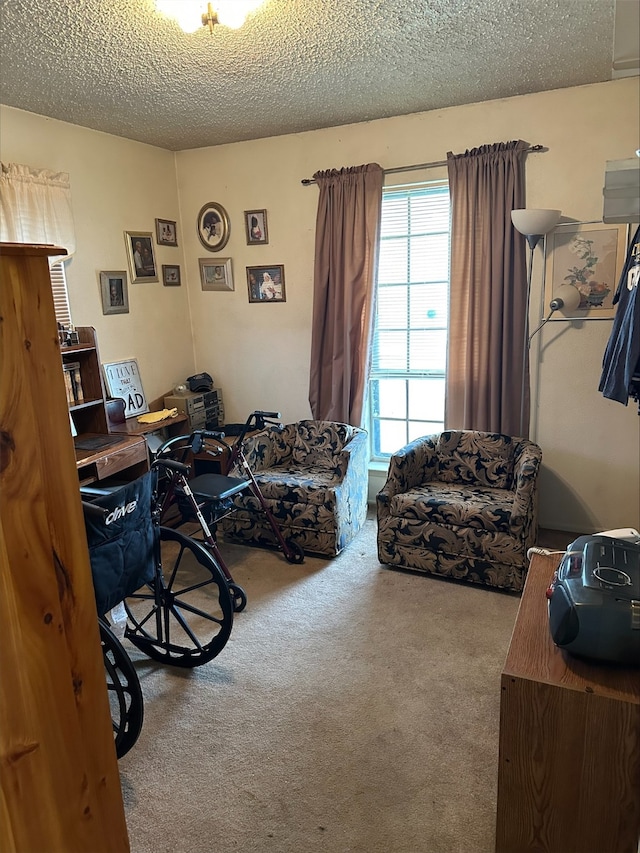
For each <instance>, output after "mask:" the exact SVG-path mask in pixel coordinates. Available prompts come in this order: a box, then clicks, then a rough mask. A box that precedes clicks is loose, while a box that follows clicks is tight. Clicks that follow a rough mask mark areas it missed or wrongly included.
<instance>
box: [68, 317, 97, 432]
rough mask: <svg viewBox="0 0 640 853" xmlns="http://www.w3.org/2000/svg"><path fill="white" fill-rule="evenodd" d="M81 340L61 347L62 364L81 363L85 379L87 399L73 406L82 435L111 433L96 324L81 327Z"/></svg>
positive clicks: (78, 329) (83, 381)
mask: <svg viewBox="0 0 640 853" xmlns="http://www.w3.org/2000/svg"><path fill="white" fill-rule="evenodd" d="M76 331H77V332H78V338H79V341H80V342H79V343H78V344H74V345H73V346H69V347H61V348H60V352H61V355H62V364H63V366H64V365H65V364H70V363H73V362H78V363H79V365H80V377H81V380H82V392H83V401H82V402H81V403H76V404H73V405H69V411H70V412H71V417H72V418H73V423H74V426H75V428H76V430H77V432H78V435H84V434H85V433H107V432H108V431H109V430H108V428H107V412H106V407H105V390H104V384H103V382H102V374H101V372H100V355H99V353H98V341H97V338H96V330H95V329H94V328H93V327H92V326H79V327H78V328H77V329H76Z"/></svg>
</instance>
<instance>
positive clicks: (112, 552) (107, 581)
mask: <svg viewBox="0 0 640 853" xmlns="http://www.w3.org/2000/svg"><path fill="white" fill-rule="evenodd" d="M154 477H155V474H154V472H149V473H148V474H145V475H143V476H142V477H140V478H139V479H137V480H134V482H132V483H128V484H127V485H125V486H123V487H122V488H120V489H118V490H117V491H115V492H111V493H110V494H107V495H100V496H99V497H97V498H95V500H93V501H92V503H94V504H95V505H96V506H99V507H101V508H102V509H104V510H105V511H106V515H105V517H104V518H99V517H96V516H94V515H89V514H85V527H86V531H87V543H88V545H89V557H90V560H91V573H92V575H93V585H94V588H95V594H96V605H97V608H98V613H99V614H100V615H103V614H104V613H107V611H109V610H111V608H112V607H115V606H116V604H118V603H119V602H121V601H123V600H124V599H125V598H126V597H127V596H128V595H130V594H131V593H133V592H135V590H137V589H139V588H140V587H141V586H143V585H144V584H146V583H150V582H151V581H152V580H153V578H154V571H155V559H156V556H155V548H154V542H155V537H156V535H157V529H156V527H155V525H154V524H153V522H152V518H151V501H152V494H153V486H154Z"/></svg>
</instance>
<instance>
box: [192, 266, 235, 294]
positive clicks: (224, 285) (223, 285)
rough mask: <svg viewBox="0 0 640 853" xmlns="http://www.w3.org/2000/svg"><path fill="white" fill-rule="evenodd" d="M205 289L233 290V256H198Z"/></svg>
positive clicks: (201, 279)
mask: <svg viewBox="0 0 640 853" xmlns="http://www.w3.org/2000/svg"><path fill="white" fill-rule="evenodd" d="M198 264H199V265H200V284H201V286H202V289H203V290H233V289H234V286H233V274H232V272H231V258H198Z"/></svg>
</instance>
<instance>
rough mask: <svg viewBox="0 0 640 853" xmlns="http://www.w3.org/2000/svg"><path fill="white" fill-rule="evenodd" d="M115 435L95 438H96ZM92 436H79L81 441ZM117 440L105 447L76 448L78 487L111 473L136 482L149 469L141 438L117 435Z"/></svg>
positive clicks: (144, 443)
mask: <svg viewBox="0 0 640 853" xmlns="http://www.w3.org/2000/svg"><path fill="white" fill-rule="evenodd" d="M110 437H111V438H116V436H103V435H99V436H95V438H96V439H105V438H110ZM87 438H89V439H90V438H92V436H86V435H85V436H80V439H87ZM117 438H118V441H116V442H115V443H113V444H110V445H108V446H105V447H98V448H95V449H81V448H78V447H77V446H76V467H77V469H78V477H79V478H80V485H82V486H86V485H88V484H89V483H95V482H96V481H97V480H105V479H106V478H107V477H111V476H113V475H114V474H118V473H120V472H126V479H127V480H135V479H136V478H137V477H140V476H142V474H144V473H145V471H148V470H149V454H148V452H147V442H146V441H145V439H144V436H137V435H131V436H124V435H123V436H122V437H121V438H120V436H117Z"/></svg>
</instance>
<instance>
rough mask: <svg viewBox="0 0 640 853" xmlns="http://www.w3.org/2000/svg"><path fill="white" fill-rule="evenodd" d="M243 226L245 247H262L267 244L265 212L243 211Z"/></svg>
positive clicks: (267, 234)
mask: <svg viewBox="0 0 640 853" xmlns="http://www.w3.org/2000/svg"><path fill="white" fill-rule="evenodd" d="M244 225H245V228H246V231H247V246H257V245H262V246H264V245H266V244H267V243H268V242H269V233H268V231H267V211H266V210H245V212H244Z"/></svg>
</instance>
